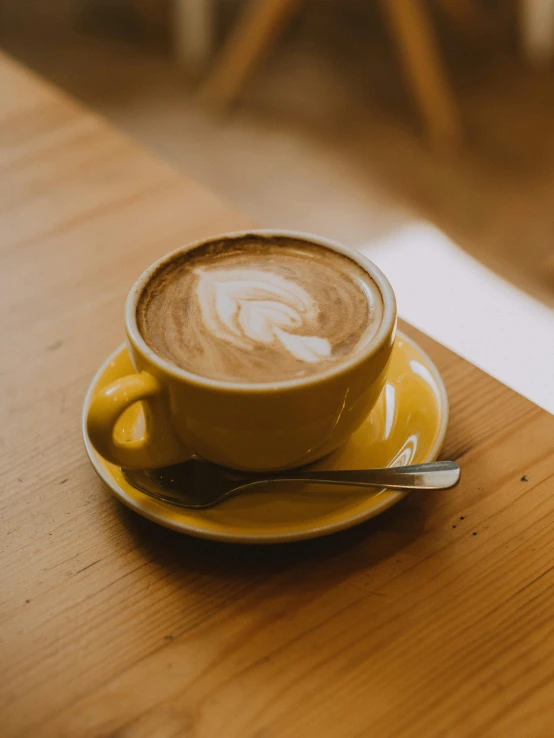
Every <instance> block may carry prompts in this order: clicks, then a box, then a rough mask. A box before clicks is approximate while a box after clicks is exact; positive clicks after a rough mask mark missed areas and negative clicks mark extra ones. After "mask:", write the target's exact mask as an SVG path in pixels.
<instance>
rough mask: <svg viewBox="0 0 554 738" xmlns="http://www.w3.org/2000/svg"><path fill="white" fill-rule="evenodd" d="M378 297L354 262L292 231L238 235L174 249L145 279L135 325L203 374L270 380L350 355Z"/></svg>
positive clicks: (156, 347)
mask: <svg viewBox="0 0 554 738" xmlns="http://www.w3.org/2000/svg"><path fill="white" fill-rule="evenodd" d="M382 317H383V301H382V297H381V293H380V292H379V289H378V287H377V285H376V284H375V283H374V282H373V280H372V279H371V277H370V276H369V274H367V273H366V272H365V271H364V269H362V267H360V266H359V265H358V264H357V263H356V262H354V261H353V260H351V259H349V258H348V257H346V256H342V255H341V254H338V253H336V252H334V251H332V250H330V249H326V248H324V247H322V246H317V245H315V244H311V243H309V242H305V241H301V240H299V239H298V240H296V239H293V238H285V237H280V238H278V239H277V238H270V237H261V236H241V237H239V238H229V239H225V240H221V241H216V242H214V243H210V244H207V245H203V246H199V247H197V248H196V249H193V250H191V251H188V252H183V253H181V254H178V255H177V256H176V257H174V258H173V259H171V260H169V261H168V262H166V263H164V264H163V265H162V266H161V267H160V268H159V270H158V271H157V272H156V273H155V274H154V275H153V276H152V277H151V278H150V281H149V282H148V283H147V284H146V286H145V287H144V289H143V292H142V294H141V296H140V298H139V301H138V304H137V323H138V328H139V331H140V333H141V335H142V336H143V338H144V340H145V341H146V343H147V344H148V345H149V346H150V348H151V349H152V350H153V351H155V352H156V353H157V354H158V355H159V356H161V357H163V358H164V359H167V360H168V361H170V362H172V363H174V364H176V365H177V366H179V367H181V368H183V369H186V370H187V371H189V372H193V373H195V374H198V375H200V376H203V377H210V378H213V379H222V380H226V381H232V382H255V383H259V382H278V381H283V380H287V379H293V378H298V377H307V376H311V375H313V374H314V373H317V372H322V371H325V370H326V369H328V368H329V367H331V366H333V365H335V364H337V363H340V362H341V361H345V360H347V359H349V358H350V357H352V356H353V355H354V354H355V353H356V352H357V351H359V350H360V349H361V348H363V347H364V346H366V345H367V343H368V342H369V341H371V339H372V338H373V337H374V336H375V334H376V333H377V331H378V329H379V326H380V324H381V320H382Z"/></svg>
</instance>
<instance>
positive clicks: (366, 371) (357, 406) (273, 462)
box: [87, 230, 396, 471]
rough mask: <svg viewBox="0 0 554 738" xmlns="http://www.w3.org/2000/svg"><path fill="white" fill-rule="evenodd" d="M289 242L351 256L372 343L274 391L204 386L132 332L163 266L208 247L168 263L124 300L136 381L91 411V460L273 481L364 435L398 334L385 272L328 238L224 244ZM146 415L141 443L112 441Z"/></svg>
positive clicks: (107, 393) (116, 385)
mask: <svg viewBox="0 0 554 738" xmlns="http://www.w3.org/2000/svg"><path fill="white" fill-rule="evenodd" d="M250 235H252V236H256V235H258V236H259V237H260V238H261V239H263V238H267V237H277V238H290V239H295V240H296V241H304V242H306V243H308V244H315V245H317V246H320V247H323V248H325V249H330V250H331V251H334V252H335V253H338V254H341V255H343V256H347V257H349V258H350V259H352V260H353V261H354V262H356V263H357V264H358V265H359V266H360V267H361V268H362V269H363V270H364V271H365V272H367V273H368V274H369V276H370V277H371V279H372V280H373V282H374V283H375V284H376V285H377V287H378V289H379V291H380V293H381V297H382V301H383V316H382V320H381V323H380V325H379V328H378V330H377V333H376V335H375V336H374V337H373V339H372V340H371V341H369V342H368V344H367V346H363V347H361V348H360V349H359V350H358V351H357V352H356V353H355V354H354V355H353V356H351V357H350V358H348V359H345V360H344V361H343V362H339V363H335V364H333V365H332V366H331V367H330V368H329V369H327V370H325V371H321V372H320V373H316V374H314V375H312V376H307V377H301V378H296V379H287V380H285V381H277V382H271V383H247V382H231V381H224V380H219V379H213V378H209V377H204V376H200V375H197V374H194V373H192V372H190V371H186V370H185V369H182V368H181V367H178V366H176V365H174V364H172V363H171V362H169V361H167V360H166V359H164V358H162V357H161V356H159V355H158V354H156V353H155V352H154V351H153V350H152V348H150V346H149V345H148V344H147V343H146V341H145V340H144V338H143V337H142V336H141V334H140V332H139V329H138V326H137V317H136V313H137V303H138V300H139V298H140V295H141V293H142V291H143V289H144V287H145V285H146V284H147V283H148V282H149V280H150V279H151V277H152V275H153V274H155V273H156V272H157V271H158V270H159V269H160V267H161V266H162V265H164V264H166V263H167V262H168V261H171V260H172V259H174V258H175V257H176V256H178V255H180V254H182V253H183V252H187V251H191V250H193V249H196V248H198V247H200V246H204V245H206V244H208V243H210V242H212V241H215V240H221V239H222V238H223V237H222V236H218V237H217V238H214V239H205V240H203V241H198V242H195V243H192V244H189V245H187V246H184V247H182V248H180V249H177V251H174V252H172V253H171V254H168V255H167V256H164V257H163V258H162V259H160V260H159V261H157V262H156V263H155V264H153V265H152V266H151V267H149V268H148V269H147V270H146V271H145V272H144V273H143V274H142V276H141V277H139V279H138V280H137V282H136V283H135V285H134V286H133V288H132V289H131V292H130V293H129V296H128V298H127V303H126V308H125V328H126V333H127V341H128V347H129V352H130V356H131V359H132V362H133V365H134V367H135V369H136V374H130V375H128V376H125V377H122V378H121V379H117V380H115V381H114V382H112V383H111V384H110V385H108V386H107V387H105V388H104V389H102V390H101V391H99V392H97V393H96V395H95V396H94V397H93V399H92V402H91V404H90V407H89V410H88V416H87V431H88V435H89V438H90V440H91V442H92V444H93V446H94V447H95V448H96V450H97V451H98V452H99V453H100V454H101V455H102V456H104V457H105V458H106V459H107V460H108V461H110V462H112V463H114V464H117V465H119V466H122V467H125V468H130V469H132V468H152V467H159V466H165V465H169V464H174V463H177V462H179V461H184V460H186V459H187V458H189V457H190V456H191V454H197V455H199V456H201V457H203V458H205V459H207V460H209V461H212V462H214V463H216V464H220V465H222V466H227V467H232V468H235V469H243V470H248V471H270V470H278V469H286V468H290V467H295V466H301V465H304V464H307V463H310V462H312V461H315V460H316V459H318V458H321V457H322V456H325V455H326V454H328V453H329V452H331V451H333V450H334V449H335V448H337V447H338V446H340V445H341V444H342V443H343V442H344V441H346V440H347V438H348V437H349V436H350V435H351V434H352V433H353V432H354V431H355V430H356V429H357V428H358V427H359V426H360V425H361V423H362V422H363V420H364V419H365V418H366V416H367V415H368V413H369V412H370V411H371V409H372V408H373V406H374V405H375V402H376V401H377V398H378V397H379V395H380V394H381V391H382V389H383V387H384V384H385V378H386V371H387V365H388V362H389V359H390V356H391V352H392V346H393V342H394V337H395V331H396V301H395V297H394V293H393V290H392V287H391V286H390V284H389V282H388V280H387V279H386V277H385V276H384V275H383V274H382V272H381V271H380V270H379V269H378V268H377V267H376V266H375V265H374V264H373V263H372V262H370V261H369V260H368V259H366V258H365V257H364V256H362V255H361V254H359V253H357V252H354V251H351V250H350V249H347V248H346V247H344V246H341V245H340V244H337V243H334V242H332V241H329V240H327V239H324V238H319V237H316V236H312V235H308V234H303V233H297V232H294V231H275V230H258V231H247V232H240V233H230V234H225V236H224V238H225V239H226V240H227V241H229V242H232V241H233V240H234V239H241V238H244V237H245V236H250ZM136 402H141V403H142V406H143V410H144V416H145V424H144V426H145V427H144V434H143V437H142V438H141V439H139V440H133V441H122V440H121V437H122V436H124V434H121V433H118V434H114V429H115V426H116V423H117V422H118V420H119V419H120V418H121V416H122V415H123V413H124V411H125V410H126V409H127V408H128V407H130V406H131V405H132V404H134V403H136Z"/></svg>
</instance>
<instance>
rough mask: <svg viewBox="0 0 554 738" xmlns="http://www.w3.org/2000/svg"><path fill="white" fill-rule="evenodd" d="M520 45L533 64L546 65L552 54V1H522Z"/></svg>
mask: <svg viewBox="0 0 554 738" xmlns="http://www.w3.org/2000/svg"><path fill="white" fill-rule="evenodd" d="M521 32H522V43H523V48H524V51H525V54H526V56H527V58H528V59H529V60H530V61H531V62H532V63H534V64H538V65H540V64H547V63H548V62H549V61H550V60H551V59H552V56H553V52H554V0H522V7H521Z"/></svg>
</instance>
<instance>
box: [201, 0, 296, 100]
mask: <svg viewBox="0 0 554 738" xmlns="http://www.w3.org/2000/svg"><path fill="white" fill-rule="evenodd" d="M301 2H302V0H250V2H249V4H248V6H247V8H246V10H245V11H244V14H243V16H242V17H241V18H240V19H239V21H238V23H237V25H236V27H235V28H234V29H233V30H232V31H231V33H230V37H229V39H228V41H227V42H226V44H225V46H224V48H223V50H222V52H221V54H220V56H219V57H218V59H216V62H215V67H214V69H213V71H212V72H211V74H210V75H209V77H208V79H207V81H206V83H205V84H204V86H203V87H202V89H201V91H200V99H201V100H203V101H204V102H205V103H206V104H207V105H209V106H211V107H213V108H218V109H225V108H227V107H228V106H230V105H231V104H232V103H233V101H234V100H235V98H236V97H237V95H238V94H239V92H240V90H241V88H242V86H243V84H244V82H245V80H246V78H247V77H248V75H249V74H250V73H251V72H252V71H253V69H254V66H255V64H256V62H257V61H258V60H259V58H260V57H261V56H262V54H263V53H264V52H265V51H267V49H268V47H269V45H270V44H271V41H272V40H273V39H274V38H275V36H276V35H277V34H278V33H279V31H280V30H281V28H282V27H283V26H284V25H285V23H286V21H287V20H288V18H289V17H290V16H291V15H292V13H293V12H294V11H295V9H296V8H297V7H298V6H299V5H300V3H301Z"/></svg>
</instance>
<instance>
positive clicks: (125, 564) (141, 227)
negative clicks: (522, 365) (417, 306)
mask: <svg viewBox="0 0 554 738" xmlns="http://www.w3.org/2000/svg"><path fill="white" fill-rule="evenodd" d="M0 91H1V94H0V100H1V107H0V167H1V169H2V177H1V178H0V228H1V239H0V316H1V317H0V320H1V335H2V341H1V344H0V346H1V348H0V351H1V362H0V382H1V403H0V419H1V424H0V479H1V482H0V487H1V495H0V515H1V523H0V525H1V535H0V541H1V546H2V557H1V564H2V565H1V568H0V639H1V641H0V715H1V718H0V720H1V729H0V734H1V735H2V736H7V737H9V738H12V736H33V737H36V736H67V737H68V738H69V737H71V738H81V737H83V738H85V737H90V738H97V737H98V736H113V737H115V736H117V737H118V738H152V737H154V738H158V737H159V738H166V737H171V736H176V737H181V736H194V737H195V738H216V737H217V738H220V737H223V736H224V737H225V738H249V737H252V738H254V737H256V738H276V737H278V738H282V737H287V738H288V737H289V736H291V737H293V736H294V738H298V736H303V737H304V736H306V737H307V738H311V736H325V737H326V738H327V737H334V736H337V737H340V738H345V737H346V738H350V737H352V738H354V737H360V738H361V737H362V736H363V737H365V736H368V735H379V736H383V737H384V738H409V737H410V738H411V737H412V736H417V737H418V738H420V737H422V736H424V737H425V738H427V737H431V738H434V737H436V738H443V737H444V736H449V738H452V737H454V738H458V737H465V736H468V737H470V736H471V737H473V736H487V737H488V736H492V737H493V738H496V737H497V736H498V738H506V736H518V738H521V737H524V738H531V737H532V738H537V737H539V738H542V737H543V736H544V738H547V737H549V736H551V735H552V724H553V720H554V707H553V703H554V702H553V700H552V694H553V689H554V653H553V651H554V634H553V626H552V615H553V612H554V586H553V585H554V528H553V522H554V494H553V491H554V481H553V479H554V453H553V444H554V419H553V418H552V417H551V416H550V415H548V414H547V413H545V412H544V411H542V410H540V409H538V408H537V407H535V406H534V405H532V404H531V403H529V402H528V401H527V400H525V399H523V398H522V397H520V396H519V395H517V394H515V393H514V392H512V391H511V390H509V389H507V388H506V387H504V386H503V385H501V384H499V383H498V382H496V381H495V380H494V379H492V378H491V377H489V376H486V375H484V374H483V373H482V372H480V371H479V370H477V369H476V368H475V367H473V366H471V365H469V364H468V363H466V362H464V361H462V360H461V359H460V358H459V357H457V356H455V355H454V354H452V353H450V352H449V351H447V350H446V349H444V348H443V347H441V346H439V345H437V344H436V343H434V342H433V341H431V340H430V339H428V338H426V337H425V336H422V335H421V334H419V333H417V332H416V331H414V330H413V329H411V328H409V327H408V328H407V330H408V332H409V333H411V334H412V335H414V336H415V337H416V338H417V339H418V340H419V341H421V343H422V345H423V346H424V347H425V348H426V350H427V351H428V352H429V354H430V355H431V356H432V358H433V359H434V360H435V361H436V362H437V364H438V366H439V368H440V370H441V372H442V373H443V376H444V378H445V381H446V384H447V388H448V391H449V395H450V400H451V423H450V429H449V433H448V437H447V442H446V446H445V449H444V456H446V457H450V458H456V459H458V460H459V461H460V463H461V465H462V468H463V481H462V483H461V485H460V487H459V488H458V489H456V491H454V492H452V493H448V494H447V495H446V494H444V493H437V494H434V495H428V496H423V495H422V496H416V495H413V496H411V497H410V498H408V499H407V500H406V501H405V502H404V503H402V504H401V505H399V506H397V507H395V508H394V509H391V510H390V511H388V512H387V513H385V514H384V515H382V516H381V517H380V518H378V519H375V520H373V521H370V522H369V523H367V524H365V525H362V526H359V527H358V528H356V529H353V530H350V531H346V532H344V533H341V534H338V535H335V536H332V537H329V538H327V539H321V540H317V541H310V542H305V543H302V544H295V545H290V546H281V547H267V548H256V547H241V546H228V545H221V544H219V545H218V544H214V543H209V542H206V541H199V540H194V539H191V538H187V537H184V536H179V535H177V534H174V533H172V532H170V531H167V530H165V529H162V528H159V527H157V526H155V525H153V524H151V523H149V522H148V521H146V520H144V519H142V518H140V517H138V516H136V515H134V514H133V513H131V512H130V511H129V510H127V509H126V508H124V507H123V506H122V505H120V504H119V503H118V502H116V501H115V500H114V499H113V498H112V497H111V496H110V495H109V493H108V492H107V490H106V489H105V488H104V487H103V486H102V484H101V483H100V482H99V481H98V479H97V478H96V476H95V474H94V472H93V471H92V469H91V467H90V466H89V464H88V461H87V459H86V456H85V453H84V450H83V447H82V441H81V438H80V429H79V421H80V412H81V403H82V400H83V397H84V394H85V391H86V388H87V385H88V382H89V381H90V378H91V376H92V374H93V373H94V371H95V370H96V368H97V366H98V365H99V364H100V363H101V361H102V360H103V359H104V357H105V356H106V355H107V354H108V352H109V351H111V350H112V349H113V348H114V347H115V346H116V345H117V344H118V343H119V342H120V341H121V340H122V307H123V301H124V297H125V294H126V292H127V290H128V289H129V286H130V285H131V283H132V282H133V280H134V278H135V276H136V275H137V274H138V273H139V272H140V271H141V270H142V269H143V268H144V267H145V266H146V265H147V264H149V263H150V262H151V261H153V260H154V259H155V258H156V257H158V256H159V255H160V254H162V253H164V252H166V251H168V250H169V249H171V248H173V247H175V246H177V245H179V244H180V243H182V242H183V241H187V240H190V239H192V238H196V237H199V236H203V235H207V234H208V233H215V232H218V231H223V230H228V229H232V228H237V227H241V226H245V225H246V221H245V220H244V219H243V218H241V217H240V216H238V215H237V214H235V213H234V212H232V211H231V210H230V209H229V208H227V207H226V206H225V205H223V204H222V203H220V202H219V201H218V200H217V199H216V198H215V197H213V196H212V195H211V194H210V193H209V192H206V191H204V190H203V189H201V188H200V187H199V186H198V185H196V184H195V183H193V182H190V181H187V180H185V179H183V178H182V177H180V176H179V175H177V174H176V173H175V172H174V171H173V170H172V169H171V168H170V167H169V166H167V165H165V164H162V163H161V162H159V161H157V160H156V159H154V158H153V157H152V156H151V155H149V154H148V153H147V152H145V151H143V150H142V149H140V148H138V147H137V146H135V145H134V144H133V143H131V142H130V141H129V140H127V139H126V138H124V137H123V136H121V135H120V134H118V133H117V132H116V131H114V130H112V129H111V128H110V127H109V126H107V125H106V124H105V123H104V122H103V121H102V120H99V119H98V118H97V117H95V116H94V115H92V114H91V113H89V112H87V111H85V110H83V109H82V108H81V107H79V106H78V105H77V104H75V103H74V102H73V101H71V100H69V99H68V98H66V97H64V96H63V95H61V94H60V93H58V92H56V91H55V90H53V89H52V88H50V87H49V86H48V85H46V84H45V83H43V82H42V81H40V80H38V79H37V78H35V77H33V76H32V75H31V74H29V73H28V72H26V71H24V70H23V69H22V68H20V67H18V66H17V65H16V64H15V63H13V62H12V61H10V60H9V59H7V58H6V57H2V58H0ZM405 329H406V327H405Z"/></svg>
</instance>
